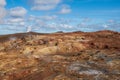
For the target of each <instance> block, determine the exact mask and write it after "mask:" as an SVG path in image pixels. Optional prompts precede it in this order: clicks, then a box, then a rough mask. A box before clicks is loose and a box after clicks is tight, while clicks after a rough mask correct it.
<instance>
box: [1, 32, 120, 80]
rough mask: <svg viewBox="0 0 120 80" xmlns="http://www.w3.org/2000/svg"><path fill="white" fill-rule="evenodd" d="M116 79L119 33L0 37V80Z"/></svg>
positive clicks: (119, 63) (119, 74) (119, 73)
mask: <svg viewBox="0 0 120 80" xmlns="http://www.w3.org/2000/svg"><path fill="white" fill-rule="evenodd" d="M119 79H120V33H119V32H113V31H97V32H80V31H78V32H71V33H64V32H57V33H51V34H43V33H42V34H41V33H34V32H29V33H19V34H11V35H3V36H0V80H119Z"/></svg>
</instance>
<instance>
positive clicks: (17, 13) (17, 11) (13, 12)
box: [9, 7, 27, 17]
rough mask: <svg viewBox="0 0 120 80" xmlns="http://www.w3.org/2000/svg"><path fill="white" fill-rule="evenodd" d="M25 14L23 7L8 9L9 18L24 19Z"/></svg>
mask: <svg viewBox="0 0 120 80" xmlns="http://www.w3.org/2000/svg"><path fill="white" fill-rule="evenodd" d="M26 13H27V10H26V9H25V8H23V7H15V8H11V9H10V12H9V14H10V16H12V17H24V16H25V15H26Z"/></svg>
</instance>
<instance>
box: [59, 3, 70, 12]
mask: <svg viewBox="0 0 120 80" xmlns="http://www.w3.org/2000/svg"><path fill="white" fill-rule="evenodd" d="M71 11H72V10H71V8H70V6H68V5H63V6H62V8H61V10H60V12H59V13H60V14H68V13H70V12H71Z"/></svg>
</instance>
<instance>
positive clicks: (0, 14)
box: [0, 0, 6, 24]
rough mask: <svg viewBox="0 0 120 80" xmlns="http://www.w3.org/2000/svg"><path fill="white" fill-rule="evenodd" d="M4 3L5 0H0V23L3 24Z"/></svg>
mask: <svg viewBox="0 0 120 80" xmlns="http://www.w3.org/2000/svg"><path fill="white" fill-rule="evenodd" d="M5 5H6V1H5V0H0V24H3V22H4V21H3V18H4V17H5V15H6V9H5V8H4V7H5Z"/></svg>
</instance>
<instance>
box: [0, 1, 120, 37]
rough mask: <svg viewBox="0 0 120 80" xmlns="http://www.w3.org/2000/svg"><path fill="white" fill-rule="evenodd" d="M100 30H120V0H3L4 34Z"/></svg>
mask: <svg viewBox="0 0 120 80" xmlns="http://www.w3.org/2000/svg"><path fill="white" fill-rule="evenodd" d="M98 30H113V31H118V32H120V0H0V35H2V34H12V33H20V32H29V31H35V32H42V33H43V32H44V33H49V32H56V31H64V32H71V31H85V32H92V31H98Z"/></svg>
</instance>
